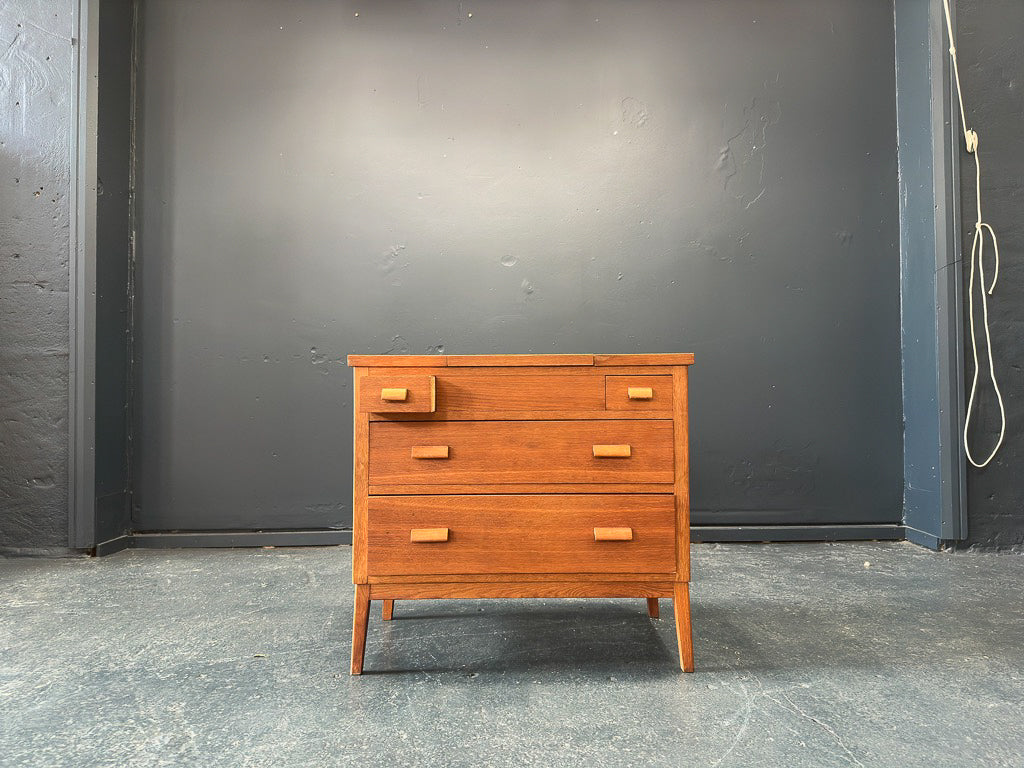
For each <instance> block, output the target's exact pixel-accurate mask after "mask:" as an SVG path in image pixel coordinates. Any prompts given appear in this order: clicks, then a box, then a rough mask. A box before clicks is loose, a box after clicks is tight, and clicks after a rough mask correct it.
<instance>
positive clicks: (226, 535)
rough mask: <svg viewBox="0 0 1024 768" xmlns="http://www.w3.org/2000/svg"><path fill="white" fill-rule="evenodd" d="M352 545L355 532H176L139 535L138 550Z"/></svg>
mask: <svg viewBox="0 0 1024 768" xmlns="http://www.w3.org/2000/svg"><path fill="white" fill-rule="evenodd" d="M351 543H352V531H329V530H320V531H316V530H313V531H174V532H167V533H136V534H133V535H132V546H133V547H135V548H136V549H178V548H184V547H336V546H338V545H340V544H351Z"/></svg>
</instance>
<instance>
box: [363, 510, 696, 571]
mask: <svg viewBox="0 0 1024 768" xmlns="http://www.w3.org/2000/svg"><path fill="white" fill-rule="evenodd" d="M367 521H368V525H367V546H368V550H367V566H368V573H369V574H370V575H372V576H385V575H389V576H415V575H422V574H439V575H455V574H492V573H522V574H527V573H651V574H670V573H673V572H674V570H675V557H676V544H675V541H676V540H675V503H674V499H673V497H672V496H670V495H667V494H650V495H629V494H615V495H611V494H607V495H605V494H599V495H593V496H577V495H541V496H441V497H438V496H380V497H374V498H371V499H370V500H369V509H368V515H367Z"/></svg>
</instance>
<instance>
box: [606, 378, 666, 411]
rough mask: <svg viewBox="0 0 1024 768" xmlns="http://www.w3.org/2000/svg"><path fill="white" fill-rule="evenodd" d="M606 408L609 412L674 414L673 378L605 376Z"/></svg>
mask: <svg viewBox="0 0 1024 768" xmlns="http://www.w3.org/2000/svg"><path fill="white" fill-rule="evenodd" d="M604 407H605V408H607V409H608V410H609V411H662V412H664V413H666V414H671V413H672V377H671V376H605V377H604Z"/></svg>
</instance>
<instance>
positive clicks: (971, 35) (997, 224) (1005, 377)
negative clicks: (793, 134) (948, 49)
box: [957, 0, 1024, 548]
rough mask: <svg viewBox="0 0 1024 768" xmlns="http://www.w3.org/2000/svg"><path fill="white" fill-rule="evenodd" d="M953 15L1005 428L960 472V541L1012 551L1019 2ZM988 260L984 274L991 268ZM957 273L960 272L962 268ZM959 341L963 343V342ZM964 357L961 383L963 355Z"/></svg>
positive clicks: (1022, 314) (1019, 323)
mask: <svg viewBox="0 0 1024 768" xmlns="http://www.w3.org/2000/svg"><path fill="white" fill-rule="evenodd" d="M957 15H958V19H957V22H958V26H959V30H958V34H959V40H958V42H957V51H958V56H959V58H960V78H961V81H962V84H963V87H964V100H965V106H966V108H967V123H968V126H970V127H972V128H974V130H976V131H977V132H978V134H979V137H980V152H981V160H982V168H983V172H984V176H983V179H982V201H983V203H984V205H985V211H984V214H985V219H986V221H988V222H989V223H990V224H991V225H992V226H993V227H994V228H995V230H996V233H997V235H998V236H999V246H1000V254H1001V256H1002V266H1001V268H1000V271H999V284H998V286H997V287H996V291H995V296H994V297H992V298H991V299H990V302H989V316H990V318H991V321H992V347H993V350H994V352H995V361H996V372H997V374H998V377H999V383H1000V388H1001V389H1002V393H1003V398H1004V400H1005V403H1006V410H1007V419H1008V422H1009V424H1008V431H1007V435H1006V441H1005V442H1004V443H1003V447H1002V450H1001V451H1000V453H999V455H998V457H997V459H996V460H994V461H993V462H992V464H990V465H989V466H988V467H986V468H985V469H981V470H977V469H974V468H970V469H969V470H968V475H967V501H968V529H969V530H968V535H969V541H968V543H969V544H973V545H980V546H990V547H992V546H994V547H1017V548H1020V547H1024V482H1021V467H1022V466H1024V151H1022V149H1021V137H1022V135H1024V42H1022V40H1024V3H1022V2H1020V0H960V2H958V3H957ZM962 157H963V161H962V165H961V172H962V176H961V179H962V188H963V209H964V219H965V226H964V238H965V245H964V247H965V254H964V256H965V258H967V256H968V255H969V253H970V238H971V237H973V234H974V232H973V229H974V217H975V211H974V199H975V193H974V161H973V160H972V159H971V158H970V157H968V156H967V155H963V156H962ZM988 264H989V266H988V274H989V275H991V274H992V266H991V262H988ZM964 273H965V276H966V275H967V269H965V270H964ZM965 306H966V305H965ZM978 329H979V331H980V329H981V326H980V320H979V325H978ZM966 343H967V344H968V345H969V344H970V341H969V339H968V340H967V342H966ZM967 358H968V370H967V374H966V375H967V386H968V387H969V386H970V373H971V369H970V349H968V350H967ZM982 365H983V366H984V365H985V363H984V361H983V362H982ZM983 370H984V369H983ZM981 384H982V385H983V386H984V389H983V392H982V397H981V400H980V404H981V419H980V423H981V425H982V426H981V428H979V429H977V431H976V432H975V433H974V434H975V436H976V437H975V438H974V439H972V451H973V453H974V454H975V455H976V456H979V457H984V456H985V455H987V453H988V451H989V450H991V446H992V445H993V444H994V441H995V439H996V434H997V432H998V426H999V424H998V410H997V406H996V402H995V398H994V397H993V396H992V394H991V389H990V385H986V382H985V379H984V378H982V379H981Z"/></svg>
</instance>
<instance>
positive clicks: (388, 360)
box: [348, 352, 693, 368]
mask: <svg viewBox="0 0 1024 768" xmlns="http://www.w3.org/2000/svg"><path fill="white" fill-rule="evenodd" d="M348 364H349V365H350V366H352V367H353V368H457V367H458V368H465V367H508V366H560V365H593V366H602V365H693V353H692V352H683V353H678V354H632V355H349V356H348Z"/></svg>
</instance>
